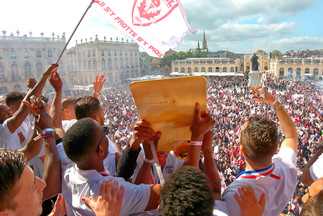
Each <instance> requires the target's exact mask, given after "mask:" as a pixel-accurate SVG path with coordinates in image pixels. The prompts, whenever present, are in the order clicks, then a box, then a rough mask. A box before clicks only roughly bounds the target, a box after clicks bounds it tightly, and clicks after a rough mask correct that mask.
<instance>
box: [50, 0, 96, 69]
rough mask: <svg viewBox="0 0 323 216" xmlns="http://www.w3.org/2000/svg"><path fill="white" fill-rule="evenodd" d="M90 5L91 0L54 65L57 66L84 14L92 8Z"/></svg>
mask: <svg viewBox="0 0 323 216" xmlns="http://www.w3.org/2000/svg"><path fill="white" fill-rule="evenodd" d="M92 3H93V1H92V0H91V3H90V5H89V6H88V7H87V9H86V11H85V12H84V14H83V16H82V17H81V19H80V21H79V22H78V24H77V25H76V27H75V29H74V31H73V33H72V34H71V36H70V38H69V39H68V41H67V43H66V44H65V46H64V48H63V50H62V52H61V54H60V55H59V57H58V59H57V61H56V64H58V62H59V60H60V59H61V57H62V55H63V53H64V51H65V50H66V47H67V45H68V44H69V43H70V41H71V39H72V37H73V35H74V33H75V32H76V29H77V28H78V27H79V25H80V24H81V22H82V20H83V18H84V16H85V14H86V13H87V12H88V10H89V9H90V7H91V6H92Z"/></svg>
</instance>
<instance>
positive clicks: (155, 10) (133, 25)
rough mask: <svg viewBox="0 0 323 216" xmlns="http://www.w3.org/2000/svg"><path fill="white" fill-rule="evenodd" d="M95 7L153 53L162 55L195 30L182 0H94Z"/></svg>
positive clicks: (160, 56)
mask: <svg viewBox="0 0 323 216" xmlns="http://www.w3.org/2000/svg"><path fill="white" fill-rule="evenodd" d="M92 7H93V8H95V10H96V11H97V12H98V13H99V14H100V15H102V16H103V17H104V18H105V19H106V20H107V21H108V22H109V23H111V24H112V25H113V26H115V27H116V28H117V29H119V30H120V31H121V32H122V33H123V34H124V35H126V36H128V37H130V38H132V39H133V40H134V41H135V42H137V43H138V45H139V46H140V47H142V48H143V49H144V50H145V51H146V52H147V53H148V54H149V55H150V56H154V57H159V58H162V57H163V56H164V53H165V52H166V51H168V50H169V49H171V48H174V47H176V46H177V45H179V44H180V43H181V41H182V38H183V37H184V36H185V35H187V34H194V33H196V30H195V29H194V27H192V26H191V25H190V24H189V23H188V21H187V19H186V15H185V11H184V9H183V6H182V4H181V3H180V1H179V0H114V1H111V0H110V1H109V0H100V1H99V0H93V4H92Z"/></svg>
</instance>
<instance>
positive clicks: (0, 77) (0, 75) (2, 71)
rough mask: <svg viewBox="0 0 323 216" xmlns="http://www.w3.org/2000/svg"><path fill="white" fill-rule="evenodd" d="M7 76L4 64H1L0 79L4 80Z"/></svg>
mask: <svg viewBox="0 0 323 216" xmlns="http://www.w3.org/2000/svg"><path fill="white" fill-rule="evenodd" d="M4 78H5V76H4V67H3V66H2V65H0V80H4Z"/></svg>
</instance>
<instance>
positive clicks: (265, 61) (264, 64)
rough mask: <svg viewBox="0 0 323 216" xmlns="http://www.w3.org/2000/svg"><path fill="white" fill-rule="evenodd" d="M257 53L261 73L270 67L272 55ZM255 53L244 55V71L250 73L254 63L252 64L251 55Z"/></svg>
mask: <svg viewBox="0 0 323 216" xmlns="http://www.w3.org/2000/svg"><path fill="white" fill-rule="evenodd" d="M256 55H257V56H258V58H259V59H258V70H259V72H261V73H264V72H267V71H268V70H269V69H270V55H267V54H265V53H262V52H257V51H256ZM252 56H253V54H246V55H244V57H243V71H244V72H247V73H249V72H250V70H251V68H252V65H251V61H250V59H251V57H252Z"/></svg>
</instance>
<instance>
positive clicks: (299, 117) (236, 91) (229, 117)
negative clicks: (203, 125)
mask: <svg viewBox="0 0 323 216" xmlns="http://www.w3.org/2000/svg"><path fill="white" fill-rule="evenodd" d="M264 86H265V87H266V89H268V91H269V92H271V93H272V94H273V95H275V97H277V99H278V100H279V101H280V102H281V103H283V104H284V105H285V109H286V110H287V111H288V113H289V114H290V115H291V118H292V119H293V121H294V122H295V124H296V128H297V132H298V135H299V144H298V154H297V165H298V166H297V167H298V169H299V173H298V174H299V177H300V176H301V175H302V170H303V169H304V166H305V165H306V163H307V162H308V160H309V159H310V158H311V157H312V156H313V154H314V153H315V152H316V151H317V150H318V148H319V146H320V143H322V142H323V135H322V134H323V121H322V119H323V101H322V95H323V89H322V87H320V86H318V85H316V84H315V83H314V82H310V81H307V82H304V81H292V80H280V79H277V78H275V77H274V76H272V75H267V76H266V79H265V82H264ZM100 101H101V103H102V107H103V109H104V113H105V125H107V126H108V128H109V130H110V133H109V134H110V135H111V139H113V140H115V142H116V143H117V144H118V145H120V147H121V148H125V146H126V145H127V143H129V141H130V138H131V128H132V127H133V125H134V123H135V122H136V121H138V120H139V118H140V117H139V115H138V112H137V109H136V106H135V103H134V101H133V98H132V94H131V91H130V89H129V86H127V85H124V86H119V87H115V88H113V90H110V89H108V90H105V91H104V92H102V96H100ZM207 107H208V110H209V112H210V114H211V116H212V118H213V119H214V120H215V121H216V124H215V127H214V129H213V132H214V137H213V141H214V144H213V146H214V148H213V151H214V159H215V160H216V161H217V165H218V170H219V171H220V172H221V174H222V177H223V181H224V182H225V184H223V185H222V187H223V189H225V187H226V186H228V185H229V184H230V183H231V182H232V181H233V180H234V179H235V178H236V176H237V175H238V174H239V173H240V172H242V171H244V169H245V163H244V160H243V156H242V155H241V154H240V153H239V145H238V140H239V129H240V128H241V126H242V124H243V122H245V121H246V120H247V119H248V118H249V116H251V115H254V114H260V115H263V114H264V115H265V116H266V117H267V118H270V119H273V120H274V121H275V122H276V123H278V118H277V115H276V114H275V111H274V110H272V109H271V108H270V106H269V105H265V104H259V103H257V102H256V101H255V100H253V99H251V98H250V97H249V88H248V79H247V78H245V77H210V78H208V87H207ZM283 139H284V137H283V134H282V133H280V140H279V143H281V142H282V140H283ZM202 160H203V158H202ZM306 191H307V186H304V185H303V184H302V183H301V181H300V179H299V180H298V184H297V189H296V190H295V193H294V195H293V197H292V198H291V200H290V203H289V204H288V206H286V209H285V211H284V212H286V213H288V212H289V213H293V214H295V215H299V212H300V209H299V208H301V206H302V205H303V204H304V203H302V200H301V197H302V196H303V195H304V194H305V193H306ZM289 206H290V210H288V208H289Z"/></svg>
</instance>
